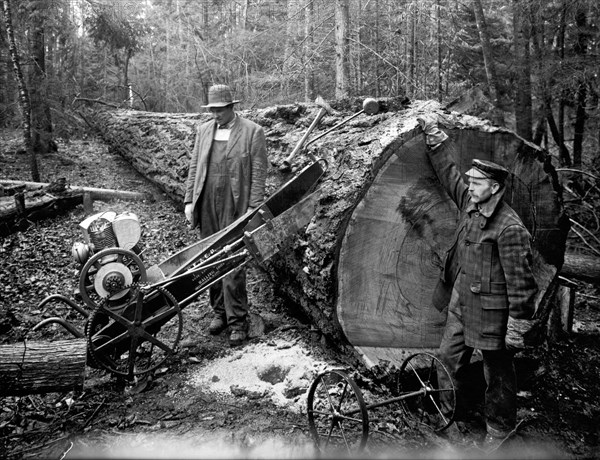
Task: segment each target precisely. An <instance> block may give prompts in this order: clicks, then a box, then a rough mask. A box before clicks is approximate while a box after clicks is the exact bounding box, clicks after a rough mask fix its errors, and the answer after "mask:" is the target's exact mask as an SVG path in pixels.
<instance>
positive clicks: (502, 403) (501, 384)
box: [418, 116, 537, 453]
mask: <svg viewBox="0 0 600 460" xmlns="http://www.w3.org/2000/svg"><path fill="white" fill-rule="evenodd" d="M418 121H419V124H420V125H421V127H422V128H423V133H424V137H425V143H426V144H427V146H428V148H427V152H428V156H429V159H430V161H431V165H432V166H433V169H434V171H435V172H436V175H437V177H438V179H439V181H440V182H441V184H442V186H443V187H444V189H445V190H446V192H447V193H448V195H449V196H450V198H451V199H452V201H454V203H455V204H456V205H457V207H458V209H459V211H460V215H459V220H458V226H457V229H456V231H455V234H454V239H453V244H452V245H451V247H450V249H449V250H448V251H447V252H446V255H445V258H444V260H443V262H442V272H441V276H440V280H439V282H438V285H437V286H436V289H435V291H434V298H433V304H434V306H435V307H436V308H438V309H439V310H440V311H442V310H443V309H444V308H446V307H448V317H447V321H446V326H445V329H444V334H443V337H442V341H441V344H440V348H439V357H440V360H441V361H442V362H443V364H444V365H445V366H446V368H447V369H448V372H449V373H450V376H451V377H452V381H453V383H454V385H455V389H456V403H457V404H456V409H457V413H456V414H455V420H457V421H464V420H465V419H464V417H465V415H466V413H465V407H464V405H465V404H464V402H465V401H464V399H465V394H464V386H465V383H466V382H465V378H464V377H465V370H466V365H467V364H469V362H470V359H471V356H472V354H473V351H474V349H479V350H481V353H482V356H483V373H484V378H485V381H486V390H485V401H484V415H485V423H486V433H487V434H486V437H485V439H484V440H483V445H482V448H483V449H484V450H485V451H486V452H488V453H489V452H492V451H494V450H496V449H497V448H498V447H499V446H500V445H501V444H502V442H503V441H504V440H506V439H507V438H508V437H509V436H511V435H512V434H513V433H514V431H515V427H516V418H517V404H516V403H517V398H516V393H517V388H516V387H517V385H516V375H515V368H514V362H513V357H514V353H515V350H514V348H513V347H514V345H515V343H513V342H512V337H515V335H514V334H516V331H521V330H522V327H519V326H523V325H526V324H529V320H530V319H531V318H532V316H533V314H534V311H535V304H534V298H535V295H536V292H537V284H536V281H535V279H534V276H533V273H532V259H533V257H532V252H531V235H530V234H529V232H528V231H527V229H526V228H525V226H524V225H523V222H522V221H521V219H520V218H519V216H518V215H517V213H516V212H515V211H514V210H513V209H512V208H511V207H510V206H509V205H508V204H507V203H506V202H504V200H503V199H502V197H503V195H504V191H505V181H506V179H507V178H508V176H509V171H508V170H507V169H506V168H504V167H503V166H501V165H499V164H496V163H493V162H491V161H484V160H478V159H474V160H473V162H472V165H471V166H472V167H471V169H469V170H468V171H467V173H466V176H467V177H468V183H467V182H465V181H464V180H463V178H462V177H461V175H460V172H459V170H458V167H457V165H456V163H455V162H454V160H453V158H452V153H451V148H450V145H449V142H444V141H446V139H447V138H448V135H447V134H446V133H444V132H443V131H442V130H440V129H439V127H438V123H437V117H436V116H426V117H423V118H422V119H419V120H418ZM519 323H520V324H519ZM509 329H510V332H511V333H510V334H509V336H510V337H509V336H507V330H509ZM517 335H518V334H517ZM438 379H439V380H441V381H439V382H438V383H439V384H440V385H445V384H448V383H450V382H445V380H446V379H447V375H446V373H445V372H439V373H438ZM442 396H449V395H448V394H445V395H442ZM440 399H441V403H442V409H448V407H449V405H448V401H447V400H445V398H444V397H441V398H440Z"/></svg>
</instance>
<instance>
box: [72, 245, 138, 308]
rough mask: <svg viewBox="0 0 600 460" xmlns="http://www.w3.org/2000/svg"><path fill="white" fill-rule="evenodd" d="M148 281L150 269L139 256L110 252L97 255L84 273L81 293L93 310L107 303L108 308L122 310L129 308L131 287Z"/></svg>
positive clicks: (103, 251)
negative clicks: (126, 306)
mask: <svg viewBox="0 0 600 460" xmlns="http://www.w3.org/2000/svg"><path fill="white" fill-rule="evenodd" d="M146 279H147V276H146V267H144V263H143V262H142V259H140V257H139V256H138V255H137V254H136V253H135V252H133V251H129V250H127V249H122V248H106V249H103V250H102V251H100V252H98V253H96V254H94V255H93V256H92V257H91V258H90V259H89V260H88V261H87V262H86V263H85V265H84V266H83V268H82V269H81V272H80V274H79V292H80V294H81V297H82V299H83V301H84V302H85V303H86V304H87V305H88V306H89V307H91V308H92V309H97V308H98V307H99V306H100V303H102V302H104V301H105V300H107V303H106V308H108V309H110V310H119V309H120V308H122V307H123V306H124V305H126V301H124V300H126V297H127V294H128V292H129V289H130V286H131V285H133V284H134V283H144V282H145V281H146Z"/></svg>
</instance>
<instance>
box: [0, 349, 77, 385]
mask: <svg viewBox="0 0 600 460" xmlns="http://www.w3.org/2000/svg"><path fill="white" fill-rule="evenodd" d="M86 359H87V346H86V341H85V339H75V340H73V339H70V340H55V341H53V342H19V343H14V344H10V345H2V346H0V396H17V395H28V394H33V393H51V392H57V391H71V390H82V389H83V381H84V378H85V363H86Z"/></svg>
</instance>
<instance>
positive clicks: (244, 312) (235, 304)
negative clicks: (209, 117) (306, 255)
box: [199, 141, 248, 330]
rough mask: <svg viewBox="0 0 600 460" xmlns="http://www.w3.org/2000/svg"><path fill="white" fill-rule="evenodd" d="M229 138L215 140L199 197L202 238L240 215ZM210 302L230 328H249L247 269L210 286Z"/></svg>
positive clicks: (235, 272)
mask: <svg viewBox="0 0 600 460" xmlns="http://www.w3.org/2000/svg"><path fill="white" fill-rule="evenodd" d="M226 147H227V142H223V141H214V142H213V146H212V149H211V152H210V160H209V164H208V174H207V177H206V183H205V185H204V189H203V191H202V194H201V196H200V200H199V206H200V209H199V211H200V212H199V221H200V233H201V235H202V238H207V237H209V236H211V235H213V234H214V233H217V232H218V231H219V230H222V229H224V228H226V227H227V226H228V225H230V224H231V223H232V222H234V221H235V220H236V219H237V218H238V217H240V216H239V213H238V211H237V209H236V205H235V201H234V199H233V192H232V188H231V181H230V174H229V169H228V161H227V156H226ZM209 298H210V304H211V306H212V308H213V311H214V312H215V315H217V316H220V317H222V318H223V319H225V320H226V321H227V324H228V326H229V327H230V329H232V330H233V329H245V328H247V323H246V321H247V316H248V293H247V291H246V271H245V269H244V268H240V269H238V270H235V271H234V272H232V273H230V274H229V275H227V276H226V277H225V278H223V279H222V280H221V281H219V282H217V283H216V284H215V285H214V286H212V287H211V288H210V289H209Z"/></svg>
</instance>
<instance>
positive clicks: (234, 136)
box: [183, 116, 267, 228]
mask: <svg viewBox="0 0 600 460" xmlns="http://www.w3.org/2000/svg"><path fill="white" fill-rule="evenodd" d="M216 129H217V123H216V122H215V120H210V121H207V122H206V123H203V124H202V125H200V127H199V128H198V131H197V132H196V140H195V142H194V149H193V151H192V158H191V160H190V169H189V172H188V177H187V182H186V189H185V197H184V200H183V202H184V203H185V204H188V203H193V204H194V213H193V218H192V222H191V225H192V228H194V227H196V226H197V225H198V209H197V206H196V204H197V202H198V199H199V198H200V194H201V193H202V188H203V187H204V183H205V180H206V173H207V170H208V160H209V155H210V150H211V147H212V143H213V137H214V132H215V130H216ZM226 155H227V167H228V170H229V177H230V180H231V188H232V193H233V199H234V206H235V208H236V210H237V213H236V214H237V215H240V216H241V215H243V214H244V213H245V212H246V211H247V209H248V207H257V206H259V205H260V204H261V203H262V202H263V200H264V194H265V180H266V177H267V148H266V140H265V133H264V130H263V128H262V127H261V126H260V125H258V124H256V123H254V122H253V121H250V120H247V119H245V118H242V117H240V116H236V117H235V121H234V123H233V126H232V127H231V134H230V136H229V141H228V142H227V152H226Z"/></svg>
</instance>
